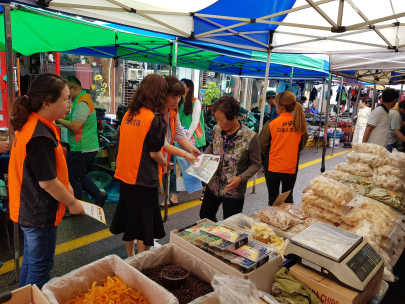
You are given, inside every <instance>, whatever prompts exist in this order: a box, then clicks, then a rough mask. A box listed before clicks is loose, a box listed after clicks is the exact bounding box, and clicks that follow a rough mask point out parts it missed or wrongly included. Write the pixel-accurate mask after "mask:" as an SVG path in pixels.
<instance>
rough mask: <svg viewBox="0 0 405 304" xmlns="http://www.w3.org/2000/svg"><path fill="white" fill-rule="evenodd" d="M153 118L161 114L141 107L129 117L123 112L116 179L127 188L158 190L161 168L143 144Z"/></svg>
mask: <svg viewBox="0 0 405 304" xmlns="http://www.w3.org/2000/svg"><path fill="white" fill-rule="evenodd" d="M156 115H160V114H156V113H153V112H152V111H151V110H149V109H146V108H141V109H140V111H139V114H133V115H132V116H131V115H129V112H127V113H125V115H124V118H123V120H122V124H121V128H120V137H119V147H118V155H117V170H116V171H115V178H117V179H119V180H121V181H123V182H124V183H127V184H130V185H141V186H145V187H159V185H160V180H161V176H162V169H161V166H158V164H157V163H156V162H155V161H154V160H153V159H152V158H151V157H150V154H149V151H148V148H147V145H146V144H145V139H146V136H147V135H148V133H149V131H150V128H151V125H152V121H153V119H154V118H155V116H156ZM162 131H163V130H162ZM161 152H162V153H163V147H162V150H161Z"/></svg>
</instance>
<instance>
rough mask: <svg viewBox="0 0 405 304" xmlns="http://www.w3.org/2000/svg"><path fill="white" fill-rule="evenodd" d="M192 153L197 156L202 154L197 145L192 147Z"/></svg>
mask: <svg viewBox="0 0 405 304" xmlns="http://www.w3.org/2000/svg"><path fill="white" fill-rule="evenodd" d="M190 153H191V154H192V155H193V156H195V157H198V156H199V155H200V154H201V152H200V150H198V149H197V148H196V147H194V146H193V147H192V149H190Z"/></svg>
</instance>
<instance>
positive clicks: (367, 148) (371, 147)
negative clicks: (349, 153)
mask: <svg viewBox="0 0 405 304" xmlns="http://www.w3.org/2000/svg"><path fill="white" fill-rule="evenodd" d="M352 147H353V150H354V151H355V152H359V153H369V154H373V155H377V156H379V157H383V158H385V159H387V158H389V157H390V155H391V153H390V152H389V151H388V150H387V149H386V148H385V147H383V146H379V145H375V144H367V143H360V144H359V143H356V144H353V145H352Z"/></svg>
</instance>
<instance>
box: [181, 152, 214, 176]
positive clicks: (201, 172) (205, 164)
mask: <svg viewBox="0 0 405 304" xmlns="http://www.w3.org/2000/svg"><path fill="white" fill-rule="evenodd" d="M220 159H221V156H219V155H213V154H201V155H200V156H199V157H198V160H196V161H194V162H193V163H192V164H191V165H190V167H188V168H187V170H186V172H187V173H188V174H190V175H192V176H194V177H196V178H198V179H199V180H201V181H203V182H204V183H208V182H209V181H210V180H211V178H212V177H213V176H214V174H215V172H217V170H218V166H219V161H220Z"/></svg>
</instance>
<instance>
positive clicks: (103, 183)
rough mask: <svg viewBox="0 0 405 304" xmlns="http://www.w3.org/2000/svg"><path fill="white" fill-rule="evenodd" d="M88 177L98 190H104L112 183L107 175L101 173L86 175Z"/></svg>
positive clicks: (95, 172) (93, 172)
mask: <svg viewBox="0 0 405 304" xmlns="http://www.w3.org/2000/svg"><path fill="white" fill-rule="evenodd" d="M88 176H89V177H90V179H91V180H92V181H93V182H94V183H95V184H96V186H97V187H98V188H99V189H104V188H105V187H107V186H108V185H109V184H110V183H111V181H112V177H111V176H110V175H109V174H108V173H105V172H102V171H92V172H90V173H89V174H88Z"/></svg>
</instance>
